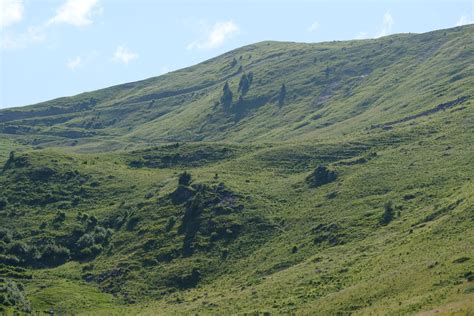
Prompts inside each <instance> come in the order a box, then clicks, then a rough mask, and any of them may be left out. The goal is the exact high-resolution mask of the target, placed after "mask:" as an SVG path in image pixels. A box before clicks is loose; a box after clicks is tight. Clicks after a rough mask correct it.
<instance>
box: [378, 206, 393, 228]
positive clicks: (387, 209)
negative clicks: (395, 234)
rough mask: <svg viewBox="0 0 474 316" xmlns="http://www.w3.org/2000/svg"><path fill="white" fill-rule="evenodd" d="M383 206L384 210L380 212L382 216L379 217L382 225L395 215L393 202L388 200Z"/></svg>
mask: <svg viewBox="0 0 474 316" xmlns="http://www.w3.org/2000/svg"><path fill="white" fill-rule="evenodd" d="M383 208H384V212H383V214H382V217H381V218H380V223H381V224H382V225H387V224H388V223H390V222H391V221H392V220H393V217H394V215H395V210H394V207H393V202H392V201H388V202H387V203H385V204H384V206H383Z"/></svg>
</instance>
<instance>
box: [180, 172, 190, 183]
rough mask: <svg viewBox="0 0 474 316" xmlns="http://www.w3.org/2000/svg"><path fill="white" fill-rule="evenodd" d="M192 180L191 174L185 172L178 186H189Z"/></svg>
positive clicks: (181, 175)
mask: <svg viewBox="0 0 474 316" xmlns="http://www.w3.org/2000/svg"><path fill="white" fill-rule="evenodd" d="M191 180H192V177H191V174H190V173H188V172H187V171H185V172H183V173H181V174H180V175H179V178H178V184H179V185H185V186H188V185H189V184H191Z"/></svg>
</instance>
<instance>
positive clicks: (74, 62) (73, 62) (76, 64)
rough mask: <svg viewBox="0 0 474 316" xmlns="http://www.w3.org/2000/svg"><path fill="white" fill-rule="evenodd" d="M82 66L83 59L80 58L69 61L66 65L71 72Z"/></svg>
mask: <svg viewBox="0 0 474 316" xmlns="http://www.w3.org/2000/svg"><path fill="white" fill-rule="evenodd" d="M81 65H82V58H81V57H80V56H77V57H75V58H72V59H69V60H68V61H67V63H66V67H67V68H69V69H71V70H75V69H76V68H77V67H79V66H81Z"/></svg>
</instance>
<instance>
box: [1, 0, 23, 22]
mask: <svg viewBox="0 0 474 316" xmlns="http://www.w3.org/2000/svg"><path fill="white" fill-rule="evenodd" d="M24 10H25V6H24V4H23V0H0V27H1V28H4V27H7V26H9V25H12V24H14V23H17V22H20V21H21V20H23V13H24Z"/></svg>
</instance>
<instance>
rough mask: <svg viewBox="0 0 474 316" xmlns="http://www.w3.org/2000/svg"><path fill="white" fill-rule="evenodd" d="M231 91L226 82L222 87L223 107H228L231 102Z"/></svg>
mask: <svg viewBox="0 0 474 316" xmlns="http://www.w3.org/2000/svg"><path fill="white" fill-rule="evenodd" d="M232 97H233V94H232V91H231V90H230V87H229V83H228V82H226V83H225V85H224V88H223V89H222V97H221V103H222V105H224V107H226V108H228V107H230V105H231V104H232Z"/></svg>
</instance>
